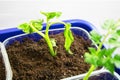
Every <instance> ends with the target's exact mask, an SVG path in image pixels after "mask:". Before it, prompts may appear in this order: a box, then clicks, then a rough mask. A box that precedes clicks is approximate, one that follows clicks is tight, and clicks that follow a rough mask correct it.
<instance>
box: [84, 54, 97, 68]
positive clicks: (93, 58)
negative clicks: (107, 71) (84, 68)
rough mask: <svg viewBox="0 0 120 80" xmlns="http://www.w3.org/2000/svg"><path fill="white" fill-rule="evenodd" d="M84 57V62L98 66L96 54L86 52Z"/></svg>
mask: <svg viewBox="0 0 120 80" xmlns="http://www.w3.org/2000/svg"><path fill="white" fill-rule="evenodd" d="M84 57H85V62H87V63H90V64H93V65H95V66H98V61H99V58H98V56H96V55H92V54H89V53H87V52H86V53H85V55H84Z"/></svg>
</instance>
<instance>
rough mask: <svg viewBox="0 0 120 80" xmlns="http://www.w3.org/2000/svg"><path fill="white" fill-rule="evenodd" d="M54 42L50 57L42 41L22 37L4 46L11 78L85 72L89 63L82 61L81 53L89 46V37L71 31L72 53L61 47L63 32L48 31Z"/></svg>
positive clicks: (56, 78) (55, 78)
mask: <svg viewBox="0 0 120 80" xmlns="http://www.w3.org/2000/svg"><path fill="white" fill-rule="evenodd" d="M51 38H54V39H55V40H56V42H57V48H56V49H57V56H55V57H52V56H51V55H50V53H49V49H48V47H47V44H46V42H45V41H44V40H43V39H40V40H39V41H38V42H35V41H33V40H32V39H28V38H25V39H24V40H23V41H22V43H20V42H18V41H15V42H14V43H13V44H11V45H10V46H7V52H8V56H9V59H10V63H11V65H12V70H13V76H14V77H13V80H60V79H62V78H65V77H70V76H74V75H78V74H81V73H85V72H87V71H88V69H89V67H90V66H89V65H88V64H87V63H85V62H84V59H83V55H84V53H85V52H87V51H88V47H89V46H91V41H90V40H84V39H83V38H82V37H80V36H77V35H75V36H74V39H75V40H74V42H73V43H72V46H71V50H72V52H73V53H74V54H73V55H70V54H68V53H67V52H66V51H65V49H64V36H63V33H60V34H57V35H54V36H53V35H51Z"/></svg>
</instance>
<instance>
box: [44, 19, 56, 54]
mask: <svg viewBox="0 0 120 80" xmlns="http://www.w3.org/2000/svg"><path fill="white" fill-rule="evenodd" d="M48 21H49V20H48V19H47V23H46V31H45V40H46V42H47V44H48V47H49V49H50V54H51V55H52V56H56V53H55V51H54V49H53V45H52V42H51V40H50V38H49V28H50V25H49V22H48Z"/></svg>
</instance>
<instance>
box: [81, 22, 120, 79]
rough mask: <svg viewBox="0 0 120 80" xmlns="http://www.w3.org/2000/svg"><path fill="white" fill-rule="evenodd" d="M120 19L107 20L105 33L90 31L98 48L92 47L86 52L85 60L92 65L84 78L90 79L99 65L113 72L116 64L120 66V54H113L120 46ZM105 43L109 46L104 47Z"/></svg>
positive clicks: (104, 27)
mask: <svg viewBox="0 0 120 80" xmlns="http://www.w3.org/2000/svg"><path fill="white" fill-rule="evenodd" d="M119 26H120V21H119V20H118V21H114V20H106V21H105V23H104V24H103V26H102V28H103V29H104V30H105V32H106V33H105V34H102V35H100V34H98V33H97V32H95V31H92V32H91V33H90V38H91V40H92V41H93V43H94V44H96V45H98V47H97V49H95V48H93V47H90V48H89V52H86V53H85V55H84V57H85V61H86V62H87V63H89V64H91V67H90V69H89V71H88V73H87V74H86V76H85V77H84V79H83V80H88V78H89V76H90V74H91V73H92V72H93V71H94V70H95V69H96V68H97V67H99V66H100V67H105V68H106V69H108V70H109V71H110V72H111V73H112V74H113V72H114V70H115V66H120V55H118V54H116V55H113V53H114V52H115V50H116V49H117V48H119V47H120V28H119ZM103 44H105V45H107V46H109V47H106V48H103Z"/></svg>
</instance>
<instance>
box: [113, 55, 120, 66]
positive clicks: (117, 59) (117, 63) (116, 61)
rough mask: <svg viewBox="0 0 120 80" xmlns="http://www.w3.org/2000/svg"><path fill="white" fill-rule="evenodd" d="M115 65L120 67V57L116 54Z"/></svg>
mask: <svg viewBox="0 0 120 80" xmlns="http://www.w3.org/2000/svg"><path fill="white" fill-rule="evenodd" d="M113 63H114V64H115V66H116V67H120V55H119V54H116V55H115V56H114V58H113Z"/></svg>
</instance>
